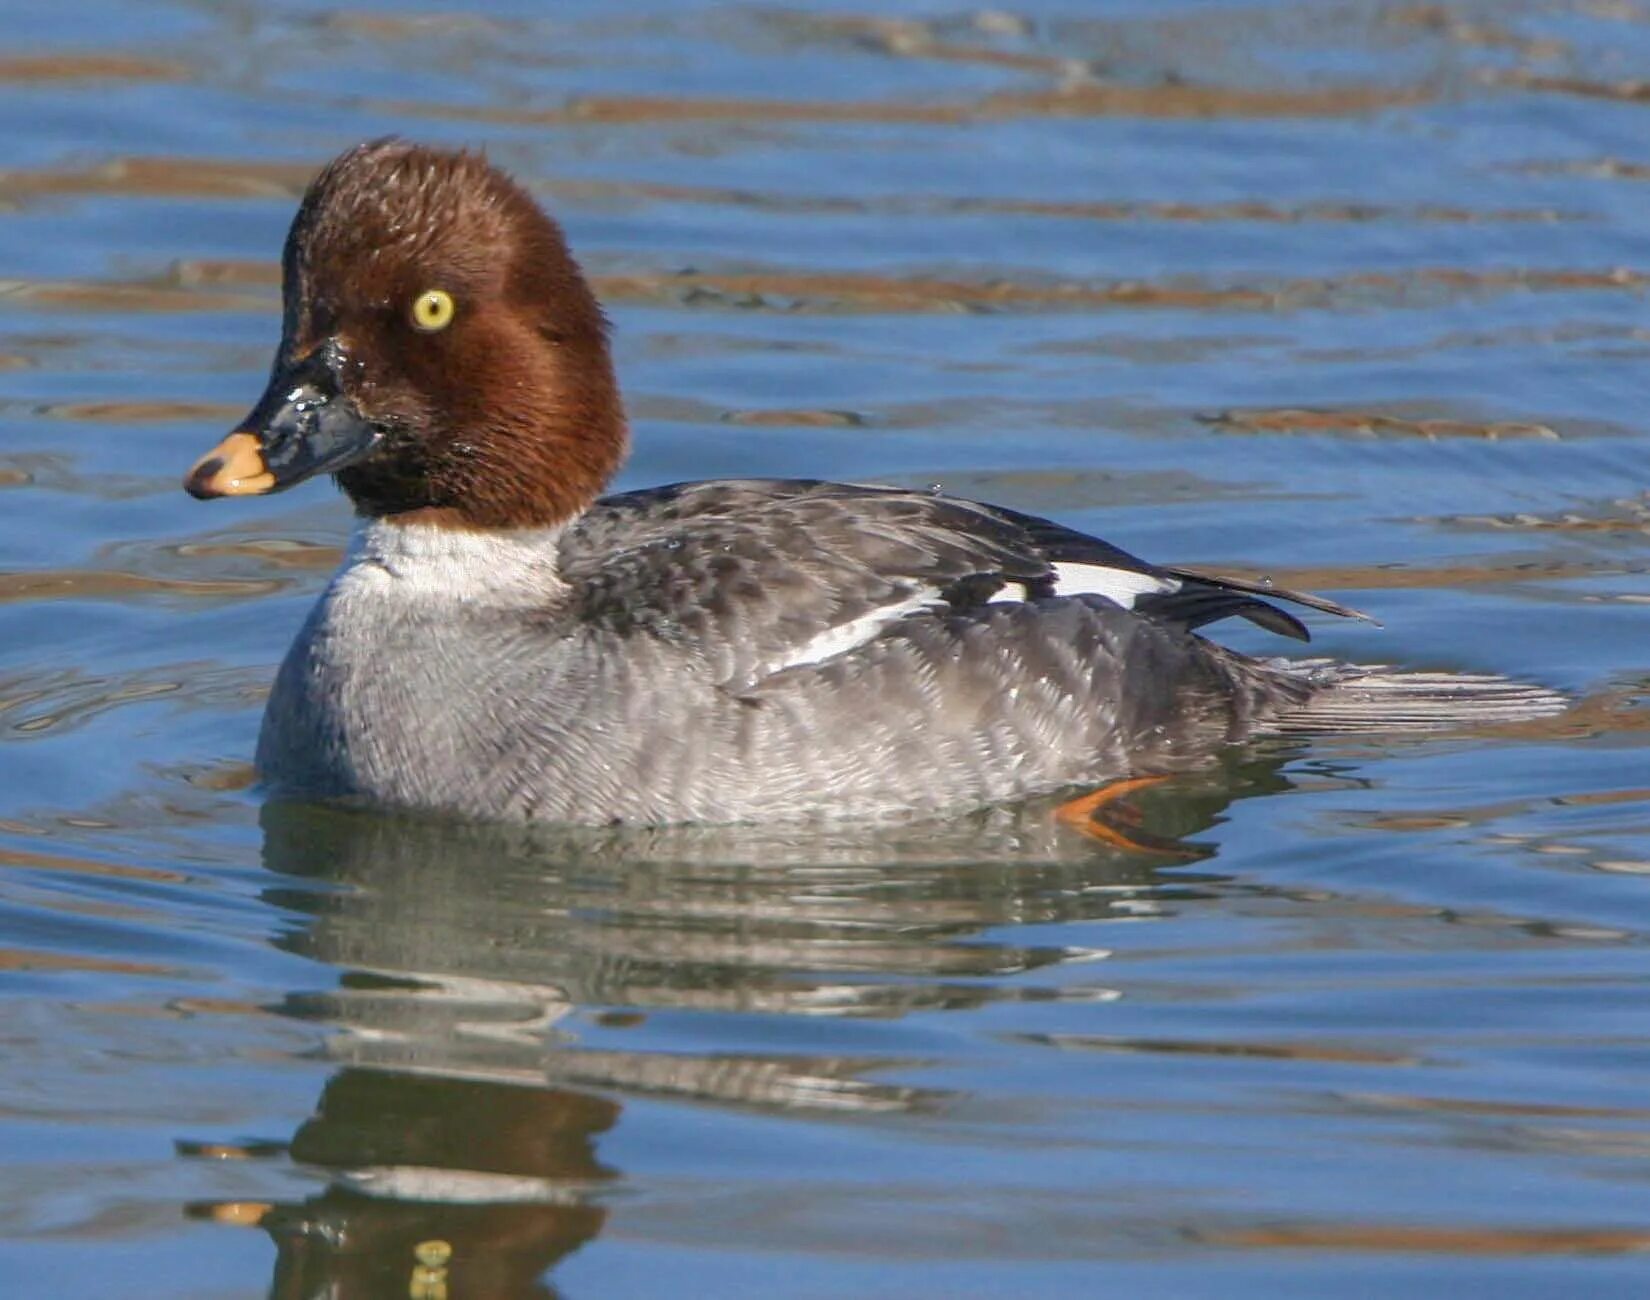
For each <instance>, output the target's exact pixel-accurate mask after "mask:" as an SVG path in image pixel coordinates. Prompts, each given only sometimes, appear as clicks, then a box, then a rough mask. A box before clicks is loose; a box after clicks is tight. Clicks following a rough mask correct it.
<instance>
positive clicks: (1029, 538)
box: [186, 140, 1562, 823]
mask: <svg viewBox="0 0 1650 1300" xmlns="http://www.w3.org/2000/svg"><path fill="white" fill-rule="evenodd" d="M282 271H283V295H284V318H283V327H282V335H281V342H280V349H279V352H278V353H277V356H276V363H275V367H274V372H273V375H272V377H271V379H270V381H269V386H268V389H267V390H266V392H265V393H264V395H263V397H262V398H261V399H260V400H259V401H258V404H257V405H256V406H255V407H254V408H253V410H252V413H251V414H250V415H249V416H248V417H247V419H246V421H245V422H244V423H243V424H242V425H241V426H240V427H239V428H238V429H237V430H236V431H235V432H233V433H231V434H230V435H229V436H228V437H227V438H225V439H224V441H223V442H222V443H221V444H220V445H219V446H218V447H216V448H215V449H214V450H213V451H211V452H210V453H208V454H207V455H206V456H205V457H204V458H203V459H202V460H201V461H200V462H199V463H198V464H196V465H195V467H194V468H193V469H192V470H191V471H190V472H189V475H188V478H187V481H186V486H187V488H188V490H189V491H190V492H191V493H192V494H193V495H195V496H197V497H203V498H204V497H220V496H236V495H245V494H252V493H264V492H278V491H280V490H282V489H284V488H288V487H291V486H292V485H293V484H295V483H300V482H302V481H303V480H304V479H307V478H311V477H313V476H315V475H317V474H322V473H330V474H332V475H334V476H335V477H336V479H337V481H338V484H339V486H340V487H342V488H343V490H344V491H345V492H346V493H347V494H348V496H349V498H350V500H351V501H352V502H353V503H354V506H355V511H356V514H357V516H358V517H359V522H358V525H357V528H356V531H355V535H354V539H353V543H352V545H351V547H350V550H349V553H348V555H347V557H346V559H345V560H344V563H343V566H342V567H341V568H340V569H339V571H338V573H337V575H336V576H335V577H334V578H333V579H332V581H331V583H330V585H329V586H328V587H327V589H326V591H325V593H324V594H323V595H322V596H321V598H320V600H319V601H318V602H317V603H316V605H315V608H314V609H313V610H312V611H311V613H310V615H309V618H308V620H307V621H306V622H305V624H304V626H303V628H302V630H301V631H300V632H299V633H298V637H297V640H296V641H295V642H294V643H293V645H292V648H291V650H290V651H289V653H288V654H287V657H286V660H285V662H284V663H283V664H282V666H281V669H280V672H279V674H278V675H277V677H276V680H275V685H274V689H273V692H272V694H271V695H270V698H269V704H268V707H267V710H266V712H265V714H264V721H263V730H262V734H261V736H260V738H259V741H258V756H257V766H258V769H259V772H260V774H261V776H262V777H263V779H264V781H265V782H266V783H267V785H268V786H269V787H270V788H271V789H273V790H275V791H277V792H289V793H294V794H303V795H312V796H321V797H330V796H350V797H355V798H363V799H366V800H368V801H373V802H380V803H384V804H390V805H399V806H405V807H415V808H427V809H436V810H447V811H452V812H456V813H460V814H465V815H472V816H480V817H494V818H528V819H538V820H545V821H562V822H584V823H607V822H655V823H657V822H678V821H746V820H768V819H787V818H802V817H813V816H823V815H841V816H864V815H879V814H888V813H894V812H900V811H907V810H912V811H920V810H937V809H942V808H958V807H964V806H967V805H976V804H983V803H988V802H992V801H997V800H1005V799H1013V798H1018V797H1022V796H1029V795H1033V794H1038V793H1046V792H1052V791H1057V790H1060V789H1061V788H1062V787H1071V786H1077V785H1084V786H1095V785H1100V786H1102V787H1104V785H1105V783H1108V782H1118V781H1121V780H1122V779H1124V778H1130V777H1140V776H1143V775H1146V774H1156V773H1164V772H1172V771H1175V770H1179V769H1184V768H1186V767H1188V766H1191V765H1195V764H1196V763H1198V762H1199V760H1200V757H1201V758H1204V759H1206V758H1207V757H1208V756H1209V755H1211V754H1212V753H1213V751H1214V750H1215V749H1216V748H1217V747H1218V746H1220V745H1222V744H1225V743H1228V742H1231V741H1234V740H1238V739H1242V738H1244V737H1246V736H1252V735H1258V734H1266V733H1275V732H1286V731H1310V730H1330V731H1333V730H1387V729H1392V728H1403V727H1415V726H1428V725H1433V726H1437V725H1443V726H1449V725H1460V724H1463V723H1482V722H1493V721H1502V720H1508V719H1517V718H1526V717H1531V716H1536V715H1541V714H1546V713H1551V712H1554V711H1556V710H1557V709H1558V708H1560V707H1561V706H1562V701H1561V700H1560V699H1559V697H1557V696H1556V695H1553V694H1552V693H1550V692H1547V691H1544V690H1541V689H1539V688H1534V687H1527V686H1522V685H1518V684H1515V683H1511V682H1507V681H1505V680H1503V679H1499V678H1480V677H1454V676H1447V675H1439V674H1430V675H1427V674H1416V675H1406V674H1401V673H1389V672H1381V671H1377V670H1370V669H1360V668H1355V667H1349V666H1345V665H1335V664H1329V663H1326V662H1324V661H1322V660H1319V661H1315V662H1311V663H1293V664H1292V663H1288V662H1285V661H1282V660H1266V661H1259V660H1255V659H1251V658H1248V657H1246V656H1243V655H1240V654H1237V653H1235V652H1233V651H1230V650H1227V649H1225V648H1223V647H1221V646H1219V645H1216V644H1215V643H1213V642H1210V641H1208V640H1205V639H1204V638H1203V637H1202V636H1200V635H1198V634H1197V629H1198V628H1200V627H1203V626H1204V625H1205V624H1208V623H1212V622H1214V621H1216V620H1218V619H1224V618H1230V617H1234V616H1235V617H1239V618H1245V619H1248V620H1249V621H1250V622H1253V623H1257V624H1259V625H1260V626H1261V627H1263V628H1266V629H1268V630H1270V631H1272V632H1276V633H1279V634H1281V635H1283V636H1286V637H1293V638H1297V639H1299V640H1305V639H1306V637H1307V633H1306V629H1305V628H1304V627H1303V626H1302V625H1301V623H1300V621H1299V620H1298V619H1297V618H1296V617H1295V616H1294V615H1293V614H1290V613H1288V612H1286V611H1285V610H1284V609H1282V608H1280V606H1279V604H1278V603H1276V602H1285V603H1293V604H1296V605H1302V606H1306V607H1308V608H1311V609H1315V610H1320V611H1324V612H1327V613H1330V614H1340V615H1351V614H1353V611H1351V610H1348V609H1346V608H1345V607H1343V606H1340V605H1337V604H1335V603H1334V602H1332V601H1328V600H1323V599H1320V598H1318V597H1314V596H1308V595H1303V594H1301V593H1298V592H1291V591H1284V590H1280V589H1276V588H1271V587H1261V586H1257V585H1252V584H1250V583H1246V582H1242V581H1238V580H1235V579H1229V578H1213V577H1207V576H1203V575H1201V574H1197V573H1193V572H1190V571H1188V570H1185V569H1178V568H1173V567H1165V566H1159V565H1154V564H1149V563H1147V562H1146V561H1144V560H1140V559H1137V558H1136V557H1134V556H1133V555H1130V554H1129V553H1127V552H1126V551H1122V550H1119V549H1118V548H1117V547H1115V546H1112V545H1110V544H1109V543H1107V542H1103V541H1100V540H1099V539H1097V538H1094V537H1089V536H1087V535H1085V534H1083V533H1080V532H1076V531H1073V530H1072V529H1069V528H1065V527H1062V526H1061V525H1059V524H1056V523H1051V522H1049V521H1048V520H1045V519H1037V518H1033V517H1031V516H1029V515H1024V514H1019V513H1017V512H1015V511H1012V510H1005V509H1002V508H1000V507H996V506H990V505H984V504H980V503H978V502H974V501H967V500H961V499H958V498H955V497H949V496H944V495H939V494H934V493H928V492H910V491H902V490H899V489H895V488H886V487H868V486H859V485H847V484H841V483H824V482H814V481H796V480H755V479H753V480H733V481H724V482H709V483H681V484H675V485H672V486H669V487H661V488H654V489H650V490H646V491H641V492H629V493H625V494H622V495H618V496H609V497H601V496H600V493H601V491H602V489H603V487H604V485H605V484H606V482H607V480H608V479H609V478H610V477H611V475H612V474H613V473H614V471H615V470H616V469H617V467H618V465H619V463H620V461H621V460H622V459H623V457H624V454H625V447H626V440H627V435H626V426H625V418H624V414H623V410H622V408H621V406H620V402H619V393H618V386H617V384H616V382H615V380H614V375H613V366H612V362H611V360H610V359H609V355H608V346H607V330H606V324H605V321H604V319H603V317H602V312H601V308H600V307H599V306H598V304H597V302H596V299H595V297H594V296H593V295H592V293H591V291H590V287H589V285H588V284H586V282H585V279H584V277H583V275H582V274H581V273H580V271H579V268H578V266H577V264H576V263H575V262H574V261H573V259H572V257H571V256H570V255H569V253H568V251H567V245H566V243H565V241H564V240H563V238H562V234H561V231H560V229H559V228H558V227H557V226H556V224H555V223H554V222H553V221H551V220H550V219H549V217H547V216H546V215H545V214H544V213H543V212H542V211H541V210H540V209H539V207H538V205H537V204H536V203H535V202H534V201H533V200H532V199H531V198H530V197H529V196H528V194H527V193H526V192H525V191H524V190H523V189H522V188H521V187H520V186H518V185H517V184H516V183H515V182H514V181H512V180H511V179H509V178H508V177H507V176H505V175H504V174H503V173H502V172H500V171H498V170H497V169H496V168H494V167H492V166H491V165H489V164H488V163H487V161H486V160H485V159H483V158H481V157H479V156H476V155H473V154H468V153H451V152H444V151H439V150H435V149H429V148H424V147H421V146H418V145H414V144H409V143H405V142H402V141H397V140H382V141H377V142H374V143H371V144H366V145H362V146H360V147H359V148H356V149H352V150H350V151H349V152H348V153H345V154H344V155H343V156H342V157H340V158H338V159H336V160H335V161H334V162H332V163H331V164H330V165H329V166H327V167H326V168H325V170H323V171H322V172H321V173H320V175H319V176H318V177H317V178H316V179H315V182H314V183H313V184H312V185H311V186H310V188H309V192H308V193H307V194H306V195H305V197H304V201H303V204H302V206H301V207H300V208H299V210H298V215H297V217H296V219H295V220H294V221H293V224H292V230H291V233H290V234H289V235H288V236H287V241H286V248H285V252H284V255H283V259H282Z"/></svg>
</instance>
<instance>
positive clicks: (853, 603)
mask: <svg viewBox="0 0 1650 1300" xmlns="http://www.w3.org/2000/svg"><path fill="white" fill-rule="evenodd" d="M560 562H561V571H562V574H563V576H564V577H565V578H566V579H567V580H568V581H569V583H570V584H572V587H573V589H574V591H575V592H577V593H578V601H579V608H578V616H579V617H580V618H581V619H582V620H584V621H586V622H587V623H590V624H593V625H596V626H598V627H600V628H602V629H605V630H608V631H611V632H614V633H618V634H621V635H622V634H632V633H638V632H645V633H648V634H651V635H653V636H656V637H659V638H662V639H664V640H667V641H677V642H679V643H681V644H683V645H684V646H693V647H695V649H696V650H697V651H698V652H699V653H701V654H702V655H703V656H705V657H706V659H707V660H708V661H709V664H708V667H709V670H710V671H711V672H712V673H714V674H716V675H717V680H719V681H723V682H725V683H727V684H729V685H732V686H740V685H745V684H749V683H750V682H753V681H756V680H759V679H761V678H763V677H766V676H769V675H771V674H772V673H775V672H779V671H782V670H784V669H786V668H795V667H800V666H802V665H805V664H810V663H816V662H822V661H823V660H825V659H828V658H832V657H834V656H835V655H838V654H842V653H844V652H846V651H848V650H851V649H853V648H854V647H855V646H857V645H860V644H863V643H864V642H866V641H868V640H870V639H871V638H873V637H875V636H877V635H879V634H881V632H882V631H883V629H885V628H886V627H888V626H890V625H891V624H893V623H895V622H898V621H899V620H901V619H904V618H907V617H911V616H914V615H918V614H920V613H923V612H925V611H927V612H938V613H951V614H966V613H968V612H969V611H971V610H977V609H981V608H983V607H984V606H986V605H988V604H991V603H994V602H1001V601H1036V600H1047V599H1053V598H1057V597H1068V596H1091V597H1101V598H1103V599H1105V600H1107V601H1109V602H1111V603H1113V604H1115V605H1117V606H1120V607H1121V608H1123V609H1128V610H1132V611H1133V612H1134V613H1135V614H1137V615H1139V616H1141V617H1143V618H1147V619H1151V620H1153V621H1156V622H1160V623H1165V624H1170V625H1175V626H1179V627H1182V628H1187V629H1190V628H1196V627H1201V626H1203V625H1204V624H1206V623H1211V622H1213V621H1215V620H1217V619H1222V618H1229V617H1234V616H1236V617H1242V618H1247V619H1249V620H1250V621H1252V622H1254V623H1257V624H1259V625H1260V626H1262V627H1265V628H1268V629H1270V630H1272V631H1275V632H1279V633H1281V634H1283V635H1285V636H1291V637H1295V638H1297V639H1299V640H1306V639H1307V631H1306V629H1305V627H1304V626H1302V624H1301V623H1300V621H1299V620H1298V619H1296V618H1295V617H1294V616H1293V615H1291V614H1288V613H1286V612H1285V611H1283V610H1281V609H1279V608H1278V607H1277V606H1275V605H1273V604H1271V603H1270V600H1272V599H1278V600H1292V601H1295V602H1297V603H1300V604H1303V605H1307V606H1310V607H1312V608H1315V609H1320V610H1323V611H1326V612H1329V613H1335V614H1343V615H1352V616H1356V615H1355V614H1354V611H1352V610H1349V609H1347V608H1345V607H1344V606H1341V605H1336V604H1335V603H1334V602H1332V601H1326V600H1321V599H1320V598H1318V597H1315V596H1307V595H1304V594H1300V593H1295V592H1289V591H1282V590H1277V589H1272V588H1266V587H1263V586H1261V585H1260V584H1254V583H1246V582H1243V581H1242V580H1233V579H1224V578H1212V577H1208V576H1205V575H1202V574H1197V573H1192V572H1190V571H1188V570H1181V569H1168V568H1162V567H1159V566H1157V565H1152V564H1148V563H1147V562H1145V561H1144V560H1141V559H1139V558H1138V557H1137V556H1134V555H1131V554H1129V553H1128V552H1127V551H1124V550H1122V549H1120V548H1118V547H1115V546H1112V545H1111V544H1110V543H1109V542H1104V541H1101V540H1100V539H1099V538H1096V537H1090V536H1088V535H1087V534H1085V533H1080V532H1077V531H1075V530H1073V529H1069V528H1065V527H1063V526H1061V525H1059V524H1056V523H1052V522H1050V521H1049V520H1046V519H1039V518H1037V517H1035V516H1032V515H1025V514H1020V513H1018V512H1016V511H1012V510H1004V509H1000V508H998V507H994V506H988V505H983V504H980V503H978V502H974V501H968V500H964V499H962V498H958V497H948V496H943V495H939V494H935V493H925V492H910V491H904V490H901V489H897V488H883V487H871V486H863V485H858V484H842V483H824V482H815V481H812V480H735V481H720V482H711V483H683V484H674V485H671V486H669V487H662V488H653V489H648V490H646V491H642V492H632V493H626V494H623V495H619V496H613V497H607V498H604V499H603V500H602V501H600V502H597V503H596V505H595V506H594V507H592V508H591V510H590V511H588V512H587V513H586V514H585V515H584V516H582V517H581V518H580V520H579V521H578V522H577V523H576V524H574V525H573V526H572V527H570V528H569V529H568V531H567V533H566V534H565V535H564V537H563V540H562V543H561V555H560Z"/></svg>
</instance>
